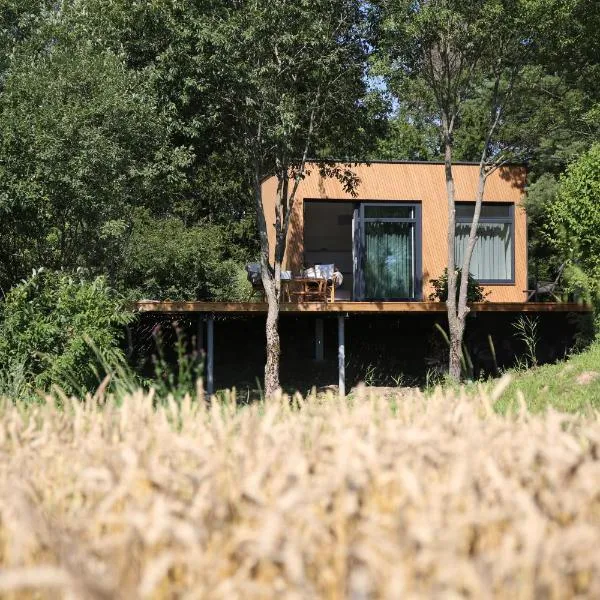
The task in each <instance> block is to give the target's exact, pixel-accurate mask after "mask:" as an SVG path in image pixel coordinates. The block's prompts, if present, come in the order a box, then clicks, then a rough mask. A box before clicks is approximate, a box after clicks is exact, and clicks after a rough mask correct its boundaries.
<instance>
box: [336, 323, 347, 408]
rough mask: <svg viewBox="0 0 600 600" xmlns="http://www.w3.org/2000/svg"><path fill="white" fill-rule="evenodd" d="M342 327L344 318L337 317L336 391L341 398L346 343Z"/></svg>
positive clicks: (344, 381) (344, 393) (343, 382)
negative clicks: (337, 390) (337, 376)
mask: <svg viewBox="0 0 600 600" xmlns="http://www.w3.org/2000/svg"><path fill="white" fill-rule="evenodd" d="M344 325H345V320H344V317H342V316H341V315H340V316H338V373H339V381H338V389H339V394H340V396H341V397H342V398H343V397H344V396H345V395H346V347H345V343H346V341H345V331H344Z"/></svg>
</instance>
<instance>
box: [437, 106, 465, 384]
mask: <svg viewBox="0 0 600 600" xmlns="http://www.w3.org/2000/svg"><path fill="white" fill-rule="evenodd" d="M442 122H443V127H444V173H445V177H446V195H447V198H448V299H447V301H446V307H447V313H448V329H449V333H450V335H449V342H450V348H449V354H450V355H449V362H448V372H449V374H450V377H452V379H455V380H459V379H460V374H461V362H462V339H463V334H464V330H465V326H464V319H461V318H460V311H459V312H457V305H456V275H457V272H456V265H455V261H454V250H455V244H456V238H455V235H456V231H455V230H456V202H455V188H454V175H453V172H452V132H451V124H450V122H449V121H448V119H447V118H445V117H444V118H443V119H442ZM461 287H462V286H461ZM459 306H460V302H459Z"/></svg>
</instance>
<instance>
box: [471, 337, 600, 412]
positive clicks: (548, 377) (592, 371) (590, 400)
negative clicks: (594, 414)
mask: <svg viewBox="0 0 600 600" xmlns="http://www.w3.org/2000/svg"><path fill="white" fill-rule="evenodd" d="M508 373H510V375H511V376H512V381H511V383H510V385H509V386H508V387H507V389H506V390H505V392H504V393H503V394H502V396H501V397H500V399H499V400H498V401H497V402H496V404H495V406H494V408H495V409H496V410H497V411H498V412H500V413H506V412H507V411H508V410H515V409H518V407H519V396H520V394H522V395H523V399H524V401H525V403H526V405H527V407H528V409H529V410H530V411H531V412H540V411H544V410H546V409H548V408H550V407H552V408H554V409H556V410H560V411H564V412H582V411H586V410H589V409H590V408H592V409H596V410H600V342H595V343H594V344H592V345H591V346H590V347H589V348H587V349H586V350H585V351H583V352H580V353H578V354H574V355H572V356H571V357H569V358H568V359H566V360H564V361H561V362H558V363H555V364H551V365H543V366H538V367H531V368H529V369H511V370H509V371H508ZM496 381H497V380H489V381H487V382H485V383H484V384H483V385H484V387H485V388H486V389H491V387H493V386H494V385H495V384H496ZM476 387H478V384H476V383H470V384H467V385H466V389H467V390H468V391H469V392H471V390H473V392H474V393H475V388H476Z"/></svg>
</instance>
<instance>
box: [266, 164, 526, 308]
mask: <svg viewBox="0 0 600 600" xmlns="http://www.w3.org/2000/svg"><path fill="white" fill-rule="evenodd" d="M309 170H310V175H308V176H307V177H306V178H305V179H304V181H303V182H302V183H301V184H300V186H299V188H298V197H297V199H296V202H295V204H294V209H293V210H294V212H293V215H292V218H291V222H290V231H289V233H288V246H287V252H286V259H285V266H284V268H287V269H291V270H293V271H295V272H296V271H299V270H300V269H301V268H302V262H303V254H304V240H303V229H304V223H303V216H304V200H330V201H338V202H360V201H363V200H377V201H390V202H401V201H418V202H420V203H421V206H422V240H423V249H422V261H423V297H424V298H425V299H427V297H428V296H429V294H430V293H431V286H430V284H429V280H430V279H432V278H436V277H438V276H439V275H441V273H442V272H443V270H444V268H445V267H446V264H447V242H446V241H447V228H448V209H447V196H446V182H445V177H444V165H443V164H439V163H371V164H370V165H368V164H364V163H363V164H359V165H357V166H355V167H353V168H352V170H353V171H354V172H355V173H356V175H357V176H358V178H359V179H360V184H359V186H358V188H357V190H356V192H357V196H356V198H353V197H352V196H351V195H350V194H348V193H346V192H344V190H343V189H342V186H341V184H340V183H339V182H338V181H337V180H335V179H329V178H322V177H321V176H320V175H319V172H318V169H316V168H314V167H312V168H309ZM453 171H454V178H455V186H456V200H457V201H474V200H475V195H476V191H477V179H478V171H479V169H478V167H477V166H476V165H455V166H454V168H453ZM525 178H526V171H525V168H524V167H519V166H508V167H503V168H502V169H499V170H497V171H495V172H494V173H492V174H491V175H490V176H489V178H488V181H487V183H486V189H485V195H484V202H495V203H503V202H506V203H511V204H514V205H515V227H514V240H513V243H514V252H515V273H514V275H515V283H514V285H489V286H486V291H489V292H490V295H489V296H488V300H489V301H490V302H522V301H524V300H525V294H524V292H523V290H525V289H527V219H526V215H525V211H524V210H523V208H522V205H521V203H522V199H523V193H524V186H525ZM276 185H277V184H276V180H275V178H274V177H271V178H269V179H266V180H265V181H264V183H263V190H262V192H263V203H264V206H265V213H266V216H267V227H268V230H269V243H270V246H271V257H272V255H273V245H274V237H275V235H274V233H275V232H274V214H275V212H274V206H275V194H276Z"/></svg>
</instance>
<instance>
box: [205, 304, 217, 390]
mask: <svg viewBox="0 0 600 600" xmlns="http://www.w3.org/2000/svg"><path fill="white" fill-rule="evenodd" d="M214 366H215V317H214V316H213V315H210V317H208V320H207V321H206V393H207V394H208V395H209V396H210V395H211V394H214V391H215V382H214Z"/></svg>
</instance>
